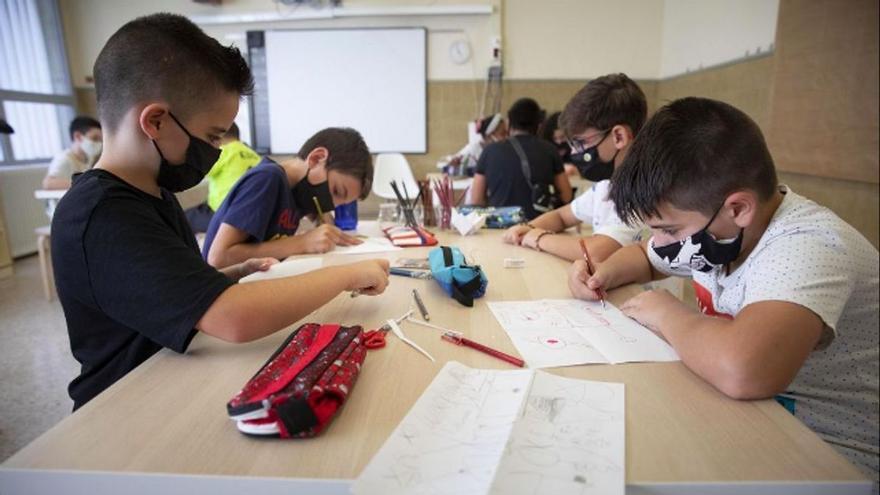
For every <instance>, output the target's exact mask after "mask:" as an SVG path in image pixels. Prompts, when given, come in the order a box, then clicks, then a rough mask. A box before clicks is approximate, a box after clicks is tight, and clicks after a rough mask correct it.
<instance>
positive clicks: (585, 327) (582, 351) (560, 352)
mask: <svg viewBox="0 0 880 495" xmlns="http://www.w3.org/2000/svg"><path fill="white" fill-rule="evenodd" d="M489 309H491V310H492V314H494V315H495V318H496V319H497V320H498V323H500V324H501V326H502V328H504V330H505V331H506V332H507V334H508V335H509V336H510V339H511V340H512V341H513V344H514V345H515V346H516V348H517V350H518V351H519V353H520V354H521V355H522V356H523V358H524V359H525V361H526V363H528V365H529V367H533V368H546V367H553V366H571V365H577V364H592V363H615V364H616V363H626V362H637V361H676V360H678V355H677V354H676V353H675V351H674V350H673V349H672V347H670V346H669V344H667V343H666V342H664V341H663V340H662V339H660V338H659V337H657V336H656V335H655V334H654V333H653V332H651V331H650V330H648V329H647V328H645V327H643V326H641V325H640V324H638V323H637V322H635V321H634V320H632V319H631V318H628V317H627V316H626V315H624V314H623V313H621V312H620V310H618V309H617V308H616V307H614V305H612V304H610V303H608V304H607V307H605V308H602V305H601V303H598V302H587V301H580V300H577V299H542V300H536V301H504V302H490V303H489Z"/></svg>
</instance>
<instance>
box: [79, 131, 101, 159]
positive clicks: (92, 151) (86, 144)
mask: <svg viewBox="0 0 880 495" xmlns="http://www.w3.org/2000/svg"><path fill="white" fill-rule="evenodd" d="M103 146H104V144H103V143H102V142H101V141H93V140H91V139H89V138H87V137H84V138H83V140H82V142H80V143H79V147H80V149H82V150H83V153H85V154H86V156H87V157H88V159H89V161H90V162H93V161H95V159H96V158H97V157H98V155H100V154H101V150H102V149H103Z"/></svg>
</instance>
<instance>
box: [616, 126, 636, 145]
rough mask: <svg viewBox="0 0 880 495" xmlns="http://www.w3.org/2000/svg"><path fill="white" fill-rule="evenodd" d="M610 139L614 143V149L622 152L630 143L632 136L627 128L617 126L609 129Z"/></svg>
mask: <svg viewBox="0 0 880 495" xmlns="http://www.w3.org/2000/svg"><path fill="white" fill-rule="evenodd" d="M611 139H612V140H613V142H614V147H615V148H617V149H619V150H622V149H625V148H626V147H627V146H629V145H630V144H631V143H632V141H633V134H632V131H630V130H629V127H628V126H625V125H621V124H617V125H616V126H614V127H612V128H611Z"/></svg>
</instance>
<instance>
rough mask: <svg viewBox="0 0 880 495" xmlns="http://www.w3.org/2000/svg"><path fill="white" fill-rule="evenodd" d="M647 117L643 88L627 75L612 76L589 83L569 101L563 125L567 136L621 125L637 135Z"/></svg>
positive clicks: (561, 119)
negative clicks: (589, 129) (592, 129)
mask: <svg viewBox="0 0 880 495" xmlns="http://www.w3.org/2000/svg"><path fill="white" fill-rule="evenodd" d="M647 117H648V103H647V101H646V100H645V93H644V92H643V91H642V88H640V87H639V85H638V84H636V83H635V81H633V80H632V79H630V78H629V77H628V76H627V75H626V74H608V75H605V76H602V77H597V78H596V79H593V80H592V81H590V82H588V83H587V84H586V86H584V87H583V88H581V89H580V91H578V92H577V93H576V94H575V95H574V96H573V97H572V98H571V100H569V102H568V103H567V104H566V105H565V110H563V111H562V115H561V116H560V117H559V125H560V127H562V130H563V131H565V134H566V135H567V136H576V135H578V134H581V133H583V132H584V131H585V130H586V129H587V128H588V127H593V128H596V129H598V130H600V131H607V130H608V129H611V128H612V127H614V126H615V125H619V124H623V125H626V126H628V127H629V128H630V130H631V131H632V133H633V135H636V134H638V133H639V130H641V128H642V126H643V125H644V124H645V119H646V118H647Z"/></svg>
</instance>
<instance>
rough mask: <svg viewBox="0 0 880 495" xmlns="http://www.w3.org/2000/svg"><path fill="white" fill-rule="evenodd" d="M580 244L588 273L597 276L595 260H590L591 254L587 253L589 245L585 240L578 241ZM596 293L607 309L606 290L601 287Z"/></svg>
mask: <svg viewBox="0 0 880 495" xmlns="http://www.w3.org/2000/svg"><path fill="white" fill-rule="evenodd" d="M578 242H579V243H580V245H581V254H583V256H584V261H586V262H587V273H589V275H590V276H591V277H592V276H593V275H595V274H596V269H595V268H594V267H593V260H591V259H590V252H589V251H587V244H586V243H585V242H584V240H583V239H578ZM596 293H598V294H599V300H600V301H602V307H603V308H604V307H605V289H603V288H602V287H599V288H597V289H596Z"/></svg>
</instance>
